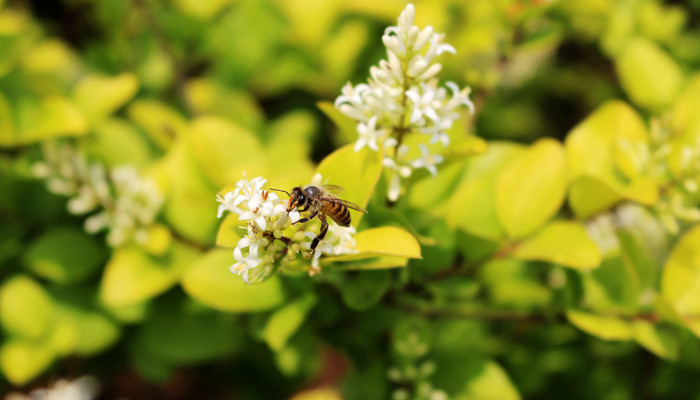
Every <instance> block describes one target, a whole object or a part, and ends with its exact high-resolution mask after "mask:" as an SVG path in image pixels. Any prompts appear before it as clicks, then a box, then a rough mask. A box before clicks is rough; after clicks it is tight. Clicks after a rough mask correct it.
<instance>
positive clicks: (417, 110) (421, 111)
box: [406, 85, 441, 125]
mask: <svg viewBox="0 0 700 400" xmlns="http://www.w3.org/2000/svg"><path fill="white" fill-rule="evenodd" d="M406 96H408V98H409V99H411V103H412V104H413V111H412V112H411V119H410V120H411V123H412V124H415V123H417V122H418V121H420V119H421V118H422V117H423V115H425V116H426V117H428V118H430V119H432V120H433V121H438V120H439V119H440V117H439V116H438V114H437V111H435V109H436V108H437V107H440V105H441V104H440V102H439V101H435V100H434V99H433V98H434V97H435V91H434V90H432V89H431V88H429V87H428V86H427V85H426V86H424V87H423V94H422V95H421V94H420V93H419V92H418V88H413V89H411V90H407V91H406ZM421 125H422V124H421Z"/></svg>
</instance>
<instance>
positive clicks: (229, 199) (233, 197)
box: [216, 188, 245, 218]
mask: <svg viewBox="0 0 700 400" xmlns="http://www.w3.org/2000/svg"><path fill="white" fill-rule="evenodd" d="M240 191H241V190H240V189H239V188H236V189H235V190H233V191H230V192H227V193H226V194H224V197H221V195H218V194H217V195H216V201H218V202H219V203H221V204H219V208H218V210H217V213H216V217H217V218H221V216H222V215H224V212H225V211H231V212H233V213H236V214H238V215H241V213H242V212H243V211H241V209H240V208H238V207H236V206H238V205H239V204H240V203H241V201H243V200H244V199H245V197H243V196H239V195H238V194H239V193H240Z"/></svg>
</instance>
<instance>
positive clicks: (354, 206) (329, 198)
mask: <svg viewBox="0 0 700 400" xmlns="http://www.w3.org/2000/svg"><path fill="white" fill-rule="evenodd" d="M321 200H324V201H328V202H330V203H337V204H342V205H344V206H345V207H347V208H352V209H353V210H357V211H359V212H361V213H365V214H367V210H365V209H364V208H362V207H360V206H358V205H357V204H355V203H353V202H352V201H347V200H343V199H339V198H337V197H335V196H331V195H325V196H323V197H321Z"/></svg>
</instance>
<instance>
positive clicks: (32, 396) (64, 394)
mask: <svg viewBox="0 0 700 400" xmlns="http://www.w3.org/2000/svg"><path fill="white" fill-rule="evenodd" d="M99 392H100V383H99V382H98V381H97V379H95V378H94V377H92V376H83V377H81V378H78V379H76V380H74V381H68V380H66V379H59V380H58V381H56V383H54V384H53V385H52V386H50V387H47V388H45V389H43V388H40V389H34V390H32V391H31V392H29V395H25V394H22V393H18V392H11V393H8V394H7V395H6V396H5V398H4V400H92V399H95V398H97V395H98V394H99Z"/></svg>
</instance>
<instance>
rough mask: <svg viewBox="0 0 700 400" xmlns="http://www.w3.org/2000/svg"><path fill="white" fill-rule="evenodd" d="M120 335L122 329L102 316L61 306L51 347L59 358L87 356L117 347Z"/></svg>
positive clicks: (50, 340)
mask: <svg viewBox="0 0 700 400" xmlns="http://www.w3.org/2000/svg"><path fill="white" fill-rule="evenodd" d="M119 334H120V329H119V326H118V325H117V324H115V323H114V322H112V321H111V320H110V319H108V318H107V317H105V316H104V315H102V314H100V313H99V312H96V311H91V310H86V309H82V308H78V307H75V306H72V305H68V304H60V303H59V304H58V306H57V307H56V324H55V326H54V328H53V329H52V330H51V337H50V339H49V343H50V345H51V347H52V348H53V349H54V351H55V352H56V354H60V355H68V354H77V355H83V356H87V355H92V354H96V353H99V352H101V351H103V350H105V349H106V348H108V347H109V346H111V345H112V344H114V343H115V342H116V341H117V339H118V338H119Z"/></svg>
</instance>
